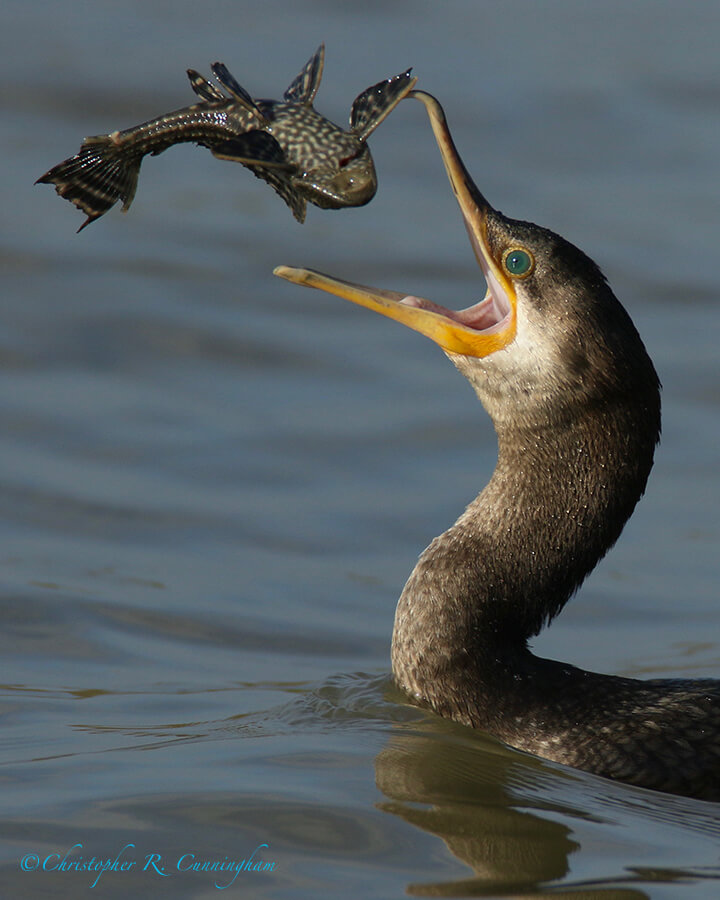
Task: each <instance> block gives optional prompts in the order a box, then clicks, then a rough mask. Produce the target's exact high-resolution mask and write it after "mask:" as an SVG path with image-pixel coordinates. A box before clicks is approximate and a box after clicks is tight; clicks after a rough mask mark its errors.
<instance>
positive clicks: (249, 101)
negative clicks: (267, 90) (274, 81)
mask: <svg viewBox="0 0 720 900" xmlns="http://www.w3.org/2000/svg"><path fill="white" fill-rule="evenodd" d="M210 68H211V69H212V71H213V75H214V76H215V77H216V78H217V80H218V81H219V82H220V84H221V85H222V86H223V87H224V88H225V90H226V91H227V92H228V93H229V94H231V95H232V96H233V97H234V99H235V100H237V102H238V103H240V104H241V105H242V106H244V107H245V109H246V110H247V111H248V112H251V113H252V114H253V115H254V116H256V117H257V119H258V121H259V122H260V123H261V124H262V125H267V124H269V123H268V120H267V119H266V118H265V116H264V115H263V114H262V113H261V112H260V110H259V109H258V107H257V106H256V104H255V101H254V100H253V98H252V97H251V96H250V94H248V92H247V91H246V90H245V88H244V87H242V86H241V85H240V84H239V83H238V82H237V81H236V80H235V77H234V76H233V75H231V74H230V72H228V69H227V66H226V65H225V63H221V62H214V63H213V64H212V65H211V66H210Z"/></svg>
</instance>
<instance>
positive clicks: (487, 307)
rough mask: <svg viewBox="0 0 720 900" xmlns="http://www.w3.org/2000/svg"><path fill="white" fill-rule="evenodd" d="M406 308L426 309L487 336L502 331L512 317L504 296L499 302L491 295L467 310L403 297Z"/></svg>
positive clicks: (419, 298)
mask: <svg viewBox="0 0 720 900" xmlns="http://www.w3.org/2000/svg"><path fill="white" fill-rule="evenodd" d="M399 302H400V303H403V304H404V305H405V306H414V307H417V308H419V309H426V310H428V311H429V312H434V313H437V314H438V315H440V316H443V317H444V318H446V319H450V320H451V321H453V322H457V323H458V325H463V326H464V327H465V328H471V329H472V330H473V331H482V332H484V333H486V334H492V333H493V332H495V331H500V330H501V329H502V328H503V327H504V326H505V325H506V324H507V320H508V318H509V317H510V307H509V304H508V303H507V300H506V299H505V297H504V296H501V299H500V301H498V300H497V299H496V298H495V297H494V296H493V295H492V294H491V293H488V295H487V296H486V297H485V299H484V300H481V301H480V302H479V303H475V304H474V305H473V306H468V307H467V309H459V310H454V309H446V308H445V307H444V306H441V305H440V304H439V303H433V302H432V300H425V299H424V298H423V297H413V296H408V297H403V299H402V300H400V301H399Z"/></svg>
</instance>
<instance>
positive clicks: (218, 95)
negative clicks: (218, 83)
mask: <svg viewBox="0 0 720 900" xmlns="http://www.w3.org/2000/svg"><path fill="white" fill-rule="evenodd" d="M187 76H188V78H189V79H190V86H191V87H192V89H193V90H194V91H195V93H196V94H197V95H198V97H200V98H201V99H202V100H207V101H208V102H209V103H217V102H218V101H223V102H227V97H226V96H225V94H223V92H222V91H220V90H218V89H217V88H216V87H215V85H214V84H211V83H210V82H209V81H208V80H207V78H203V76H202V75H201V74H200V73H199V72H196V71H195V69H188V70H187Z"/></svg>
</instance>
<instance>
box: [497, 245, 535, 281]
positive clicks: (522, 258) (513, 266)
mask: <svg viewBox="0 0 720 900" xmlns="http://www.w3.org/2000/svg"><path fill="white" fill-rule="evenodd" d="M503 265H504V266H505V271H506V272H507V273H508V274H509V275H514V276H515V278H524V277H525V276H526V275H529V274H530V273H531V272H532V270H533V268H534V267H535V260H534V259H533V258H532V255H531V254H530V253H528V251H527V250H521V249H520V248H518V247H515V248H513V249H510V250H507V251H506V252H505V255H504V256H503Z"/></svg>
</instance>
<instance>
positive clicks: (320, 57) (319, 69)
mask: <svg viewBox="0 0 720 900" xmlns="http://www.w3.org/2000/svg"><path fill="white" fill-rule="evenodd" d="M324 64H325V44H320V46H319V47H318V48H317V50H316V51H315V54H314V55H313V56H311V57H310V59H309V60H308V61H307V62H306V63H305V65H304V66H303V68H302V70H301V71H300V74H299V75H298V76H297V77H296V78H294V79H293V80H292V81H291V82H290V85H289V86H288V89H287V90H286V91H285V93H284V94H283V99H284V100H287V101H288V103H304V104H305V106H310V105H311V104H312V102H313V100H314V99H315V94H317V92H318V88H319V87H320V79H321V78H322V73H323V66H324Z"/></svg>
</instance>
